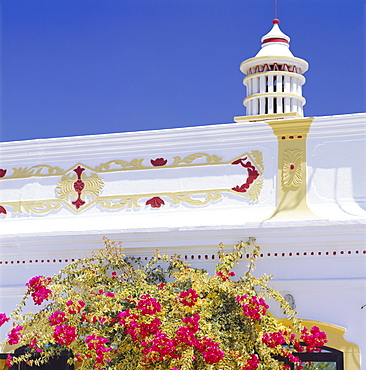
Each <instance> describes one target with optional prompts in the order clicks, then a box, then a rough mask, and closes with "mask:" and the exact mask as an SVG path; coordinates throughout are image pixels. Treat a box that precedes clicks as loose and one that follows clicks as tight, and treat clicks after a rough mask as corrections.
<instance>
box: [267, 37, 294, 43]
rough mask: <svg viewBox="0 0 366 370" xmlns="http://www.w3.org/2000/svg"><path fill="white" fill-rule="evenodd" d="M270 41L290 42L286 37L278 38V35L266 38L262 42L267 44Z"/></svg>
mask: <svg viewBox="0 0 366 370" xmlns="http://www.w3.org/2000/svg"><path fill="white" fill-rule="evenodd" d="M268 42H284V43H286V44H288V41H287V40H286V39H282V38H276V37H271V38H269V39H265V40H263V41H262V44H267V43H268Z"/></svg>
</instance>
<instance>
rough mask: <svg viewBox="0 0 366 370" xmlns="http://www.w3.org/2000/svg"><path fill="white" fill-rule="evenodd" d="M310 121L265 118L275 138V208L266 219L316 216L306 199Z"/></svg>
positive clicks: (309, 119)
mask: <svg viewBox="0 0 366 370" xmlns="http://www.w3.org/2000/svg"><path fill="white" fill-rule="evenodd" d="M312 121H313V118H295V119H289V120H287V119H285V120H268V121H267V123H268V124H269V125H270V126H271V128H272V130H273V132H274V134H275V135H276V136H277V139H278V176H277V178H278V180H277V208H276V210H275V212H274V213H273V215H272V216H271V217H270V219H282V220H283V219H291V220H294V219H314V218H317V217H316V216H315V215H314V214H313V213H312V212H311V211H310V209H309V208H308V206H307V203H306V195H307V184H306V138H307V134H308V132H309V129H310V125H311V123H312Z"/></svg>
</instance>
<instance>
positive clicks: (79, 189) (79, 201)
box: [71, 166, 85, 209]
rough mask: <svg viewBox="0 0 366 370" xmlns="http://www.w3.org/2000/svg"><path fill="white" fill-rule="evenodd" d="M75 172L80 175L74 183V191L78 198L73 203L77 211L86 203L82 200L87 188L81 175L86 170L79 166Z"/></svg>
mask: <svg viewBox="0 0 366 370" xmlns="http://www.w3.org/2000/svg"><path fill="white" fill-rule="evenodd" d="M73 171H74V172H75V173H76V174H77V175H78V179H77V180H76V181H75V182H74V189H75V191H76V192H77V193H78V198H77V199H76V200H75V201H73V202H71V203H72V204H73V205H74V206H75V208H76V209H79V208H80V207H81V206H83V205H84V204H85V202H84V201H83V200H82V199H81V192H82V191H83V189H84V187H85V184H84V182H83V180H81V174H82V173H83V171H85V168H82V167H80V166H77V167H76V168H75V169H74V170H73Z"/></svg>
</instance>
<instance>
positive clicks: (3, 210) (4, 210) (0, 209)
mask: <svg viewBox="0 0 366 370" xmlns="http://www.w3.org/2000/svg"><path fill="white" fill-rule="evenodd" d="M0 213H3V214H4V215H6V209H5V208H4V207H3V206H0Z"/></svg>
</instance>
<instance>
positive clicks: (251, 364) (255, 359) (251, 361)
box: [242, 354, 260, 370]
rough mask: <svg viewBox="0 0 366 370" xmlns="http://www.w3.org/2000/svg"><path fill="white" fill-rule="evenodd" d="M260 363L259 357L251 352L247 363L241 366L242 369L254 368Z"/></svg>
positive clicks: (251, 369) (250, 369)
mask: <svg viewBox="0 0 366 370" xmlns="http://www.w3.org/2000/svg"><path fill="white" fill-rule="evenodd" d="M259 363H260V360H259V358H258V357H257V356H256V355H254V354H252V355H250V358H249V359H248V360H247V364H246V365H245V366H244V367H243V368H242V370H255V369H258V365H259Z"/></svg>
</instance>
